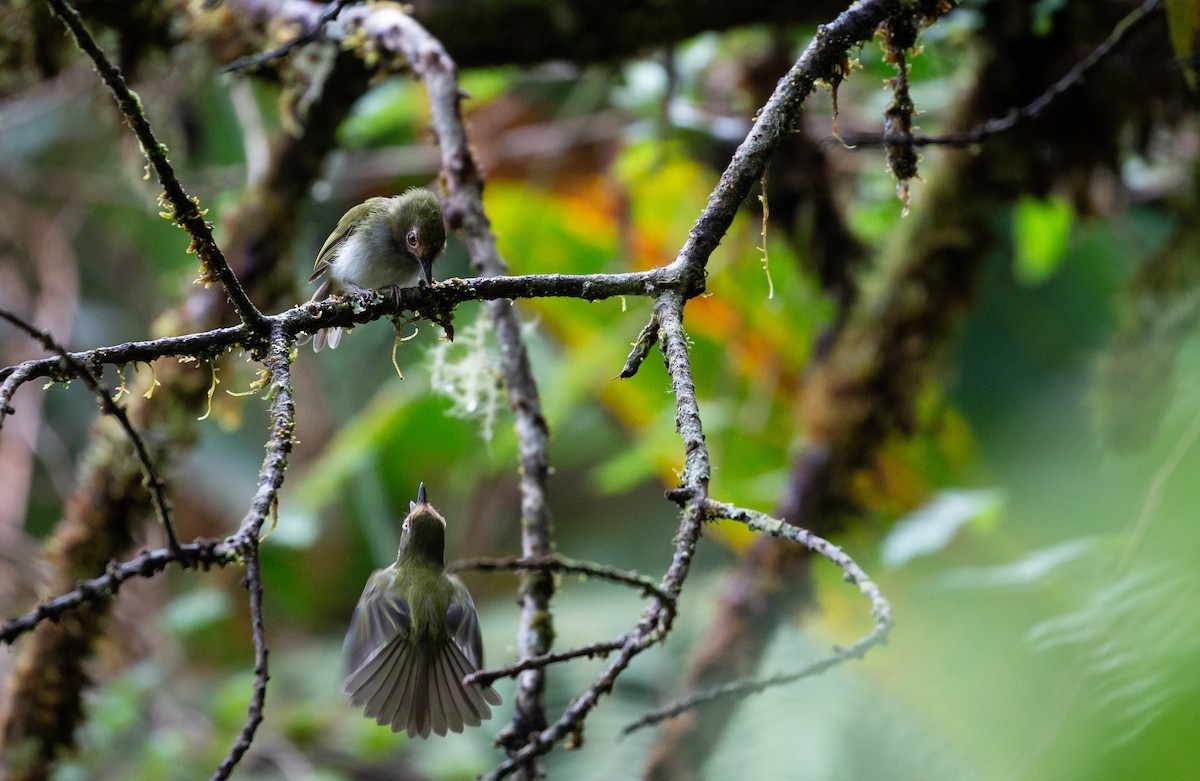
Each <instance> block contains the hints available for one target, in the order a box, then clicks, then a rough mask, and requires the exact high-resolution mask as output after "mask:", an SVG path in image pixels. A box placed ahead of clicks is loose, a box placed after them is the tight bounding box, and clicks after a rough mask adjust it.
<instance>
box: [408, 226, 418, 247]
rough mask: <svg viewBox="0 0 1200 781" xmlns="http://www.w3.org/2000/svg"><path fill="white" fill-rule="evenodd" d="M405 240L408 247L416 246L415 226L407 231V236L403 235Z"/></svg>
mask: <svg viewBox="0 0 1200 781" xmlns="http://www.w3.org/2000/svg"><path fill="white" fill-rule="evenodd" d="M405 240H406V241H407V242H408V246H410V247H415V246H417V230H416V228H414V229H412V230H410V231H409V232H408V236H407V237H405Z"/></svg>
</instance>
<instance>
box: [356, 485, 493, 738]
mask: <svg viewBox="0 0 1200 781" xmlns="http://www.w3.org/2000/svg"><path fill="white" fill-rule="evenodd" d="M445 545H446V519H445V518H443V517H442V516H441V514H440V513H438V511H437V510H435V509H433V506H432V505H431V504H429V501H428V499H427V498H426V496H425V484H424V483H421V487H420V488H419V489H417V501H415V502H410V503H409V513H408V517H406V518H405V519H404V530H403V532H402V533H401V535H400V551H399V553H398V554H397V555H396V563H395V564H393V565H392V566H390V567H388V568H387V569H381V570H376V571H375V573H374V574H372V575H371V578H370V580H368V581H367V587H366V589H365V590H364V591H363V594H362V597H361V598H360V599H359V600H358V606H357V607H355V608H354V618H353V620H352V621H351V623H350V631H348V632H347V633H346V643H345V648H344V650H345V654H346V661H347V669H348V671H349V674H348V675H347V676H346V680H345V681H343V682H342V691H343V692H344V693H346V694H349V695H350V701H351V702H352V703H353V704H354V705H355V707H365V710H366V716H367V717H368V718H373V719H375V721H377V722H379V724H381V725H387V726H391V728H392V732H400V731H402V730H403V731H406V732H408V734H409V736H410V737H417V736H420V737H422V738H424V737H428V736H429V733H430V732H434V733H436V734H438V735H445V734H446V731H447V730H451V731H454V732H462V731H463V727H477V726H479V724H480V722H481V721H482V720H483V719H487V718H490V717H491V715H492V709H491V708H490V707H488V706H489V705H499V704H500V695H499V694H497V693H496V690H495V689H493V688H492V687H491V686H478V685H475V684H465V683H463V677H464V676H466V675H468V674H470V673H472V672H475V671H476V670H479V669H482V667H483V640H482V638H481V637H480V636H479V617H478V616H477V615H476V613H475V604H474V603H473V602H472V601H471V595H470V594H469V593H467V588H466V586H464V585H463V584H462V581H461V580H459V579H458V578H457V577H455V576H454V575H451V574H449V573H447V572H446V571H445V562H444V560H443V555H444V550H445Z"/></svg>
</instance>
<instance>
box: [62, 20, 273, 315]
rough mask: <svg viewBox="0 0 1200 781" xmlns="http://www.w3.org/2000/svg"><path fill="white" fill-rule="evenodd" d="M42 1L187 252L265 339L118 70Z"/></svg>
mask: <svg viewBox="0 0 1200 781" xmlns="http://www.w3.org/2000/svg"><path fill="white" fill-rule="evenodd" d="M46 2H47V3H48V4H49V5H50V7H51V8H52V9H53V10H54V13H55V14H56V15H58V17H59V18H60V19H62V21H63V24H65V25H66V27H67V29H68V30H69V31H70V32H71V35H72V36H73V37H74V38H75V41H76V43H78V44H79V48H80V49H82V50H83V52H84V54H86V55H87V56H88V57H90V58H91V60H92V62H93V63H95V65H96V70H97V71H98V72H99V74H100V78H101V79H103V81H104V83H105V85H107V86H108V88H109V90H110V91H111V92H112V94H113V97H114V98H115V99H116V101H117V106H118V107H119V108H120V110H121V113H122V114H123V115H124V116H125V120H126V121H127V122H128V123H129V127H130V128H132V129H133V132H134V135H136V136H137V139H138V142H139V143H140V144H141V145H142V153H143V154H144V155H146V159H147V160H149V161H150V165H152V166H153V167H154V171H155V173H156V174H157V175H158V181H159V183H160V184H161V185H162V187H163V197H162V202H163V205H164V207H165V208H166V209H167V213H169V215H170V217H171V219H173V220H174V221H175V222H176V223H178V224H179V227H181V228H183V229H184V230H186V231H187V232H188V235H189V236H191V239H192V244H191V249H193V250H195V252H196V254H197V255H199V256H200V260H201V262H202V263H203V264H204V270H205V273H206V274H210V275H212V277H213V278H215V279H216V280H217V281H219V282H220V283H221V285H222V286H223V287H224V288H225V292H226V293H227V294H228V295H229V299H230V300H231V301H232V302H233V306H234V308H235V309H236V310H237V313H238V316H239V317H240V318H241V319H242V322H243V323H245V324H246V325H248V326H250V328H252V329H253V330H254V332H255V333H256V334H258V335H259V336H264V335H265V334H266V323H265V322H264V321H263V316H262V313H261V312H259V311H258V308H257V307H256V306H254V303H253V302H252V301H251V300H250V297H249V296H247V295H246V291H245V290H243V289H242V283H241V282H240V281H239V280H238V278H237V277H236V276H235V275H234V273H233V270H232V269H231V268H230V267H229V262H228V261H226V260H225V255H224V253H222V252H221V248H220V247H218V246H217V242H216V241H215V240H214V239H213V235H212V226H211V225H210V224H209V223H208V221H207V220H205V219H204V212H203V211H202V210H201V209H200V205H199V201H198V200H197V199H196V198H195V197H193V196H191V195H188V194H187V192H186V191H185V190H184V189H183V185H181V184H180V183H179V179H178V178H176V176H175V170H174V169H173V168H172V167H171V161H170V159H169V158H168V157H167V147H166V146H165V145H163V144H161V143H159V141H158V138H157V137H156V136H155V135H154V131H153V130H152V129H151V128H150V122H149V121H148V120H147V119H146V111H145V108H144V107H143V106H142V102H141V100H140V99H139V98H138V96H137V95H136V94H135V93H134V92H133V90H131V89H129V86H128V85H127V84H126V83H125V78H124V77H123V76H122V75H121V71H120V70H118V69H117V67H116V66H115V65H113V64H112V63H111V62H109V60H108V57H107V56H105V54H104V52H103V51H102V50H101V49H100V47H99V46H97V45H96V41H95V40H94V39H93V38H92V36H91V33H89V32H88V30H87V27H85V26H84V24H83V19H81V18H80V16H79V12H78V11H76V10H75V9H74V8H73V7H72V6H71V5H70V3H68V2H66V0H46Z"/></svg>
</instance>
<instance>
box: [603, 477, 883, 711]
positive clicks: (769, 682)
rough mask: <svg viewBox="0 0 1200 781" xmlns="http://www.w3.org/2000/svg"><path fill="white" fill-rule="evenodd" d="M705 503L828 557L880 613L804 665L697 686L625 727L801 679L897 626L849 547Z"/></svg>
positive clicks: (857, 654)
mask: <svg viewBox="0 0 1200 781" xmlns="http://www.w3.org/2000/svg"><path fill="white" fill-rule="evenodd" d="M706 508H707V511H708V513H709V518H710V519H713V520H715V519H718V518H727V519H729V520H731V521H738V522H739V523H744V524H746V526H747V527H748V528H750V529H752V530H754V531H757V532H763V533H765V534H768V535H770V536H772V537H777V538H783V539H786V540H790V541H791V542H794V543H797V544H799V545H802V546H804V547H805V548H807V549H808V550H810V551H812V552H813V553H815V554H817V555H819V556H822V557H824V558H826V559H829V560H830V561H831V562H833V563H834V564H836V565H837V566H838V567H839V568H840V569H841V570H842V572H843V573H844V577H845V580H846V582H848V583H850V584H852V585H855V586H857V587H858V590H859V591H861V592H862V593H863V595H864V596H865V597H867V599H868V600H870V602H871V616H872V617H873V618H874V619H875V624H874V626H872V627H871V630H870V631H869V632H868V633H867V634H866V635H864V636H863V637H861V638H859V639H858V640H857V641H855V642H854V643H852V644H850V645H848V646H838V647H836V648H834V650H833V652H832V653H830V654H828V655H827V656H825V657H822V658H821V659H818V660H817V661H815V662H813V663H811V664H808V665H805V666H804V667H803V668H801V669H799V670H795V671H792V672H790V673H784V674H781V675H776V676H771V677H769V678H763V679H746V680H739V681H732V682H729V683H725V684H721V685H718V686H714V687H711V688H708V689H705V690H703V691H699V692H696V693H694V694H691V695H688V696H686V697H683V698H681V699H680V700H678V701H677V702H674V703H672V704H670V705H668V706H666V707H664V708H660V709H659V710H656V711H653V712H651V713H647V714H645V715H643V716H642V717H641V718H639V719H638V720H637V721H635V722H633V723H632V724H630V725H628V726H627V727H625V729H624V730H623V733H624V734H629V733H630V732H634V731H636V730H639V729H641V728H643V727H648V726H651V725H654V724H658V723H659V722H661V721H665V720H666V719H670V718H674V717H676V716H679V715H680V714H682V713H685V712H687V711H689V710H692V709H693V708H696V707H698V706H700V705H703V704H705V703H709V702H712V701H714V700H718V699H731V698H732V699H744V698H746V697H749V696H750V695H752V694H757V693H759V692H761V691H764V690H766V689H769V688H772V687H774V686H782V685H784V684H788V683H792V682H794V681H798V680H800V679H801V678H806V677H809V676H812V675H816V674H818V673H821V672H824V671H825V670H828V669H829V668H831V667H834V666H836V665H839V664H841V663H842V662H845V661H848V660H850V659H861V658H862V656H863V655H864V654H865V653H866V652H867V651H868V650H870V649H871V648H873V647H875V646H877V645H882V644H883V643H885V642H886V641H887V636H888V632H890V631H891V628H892V606H891V603H889V602H888V600H887V598H886V597H884V596H883V592H882V591H880V589H879V586H878V585H876V584H875V582H874V581H872V580H871V579H870V577H868V576H867V573H866V572H864V571H863V569H862V567H860V566H859V565H858V564H857V563H856V562H855V561H854V559H852V558H851V557H850V556H849V555H848V554H847V553H846V552H845V551H844V550H842V549H841V548H840V547H838V546H837V545H834V544H833V543H831V542H829V541H828V540H826V539H824V538H823V537H820V536H818V535H816V534H813V533H812V532H810V531H808V530H806V529H802V528H800V527H799V526H794V525H792V524H789V523H787V522H785V521H781V520H778V519H775V518H771V517H770V516H768V515H766V514H765V513H760V512H756V511H754V510H747V509H745V508H741V507H736V506H734V505H731V504H726V503H722V502H714V501H711V500H710V501H708V502H707V503H706Z"/></svg>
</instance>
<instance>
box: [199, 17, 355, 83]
mask: <svg viewBox="0 0 1200 781" xmlns="http://www.w3.org/2000/svg"><path fill="white" fill-rule="evenodd" d="M355 2H357V0H336V2H334V3H330V5H329V7H328V8H326V9H325V11H324V12H322V14H321V15H320V16H319V17H317V21H316V23H315V24H314V25H313V26H312V27H310V28H308V29H307V30H305V31H304V32H302V33H300V34H299V35H297V36H296V37H295V38H293V39H291V40H290V41H288V42H287V43H285V44H283V45H282V46H279V47H276V48H274V49H271V50H269V51H265V52H259V53H258V54H248V55H246V56H245V57H238V58H237V59H236V60H234V61H233V62H231V63H229V64H228V65H226V66H225V67H223V68H221V72H222V73H234V72H237V71H244V70H249V69H253V68H260V67H262V66H263V65H266V64H267V63H268V62H270V61H271V60H277V59H279V58H280V57H285V56H287V55H288V54H290V53H291V51H292V49H295V48H296V47H297V46H303V45H304V44H306V43H309V42H310V41H314V40H316V38H317V36H318V35H320V34H321V31H322V30H323V29H325V25H327V24H329V23H330V22H332V21H333V20H334V19H336V18H337V15H338V14H340V13H341V12H342V9H343V8H345V7H346V6H348V5H350V4H352V3H355Z"/></svg>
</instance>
